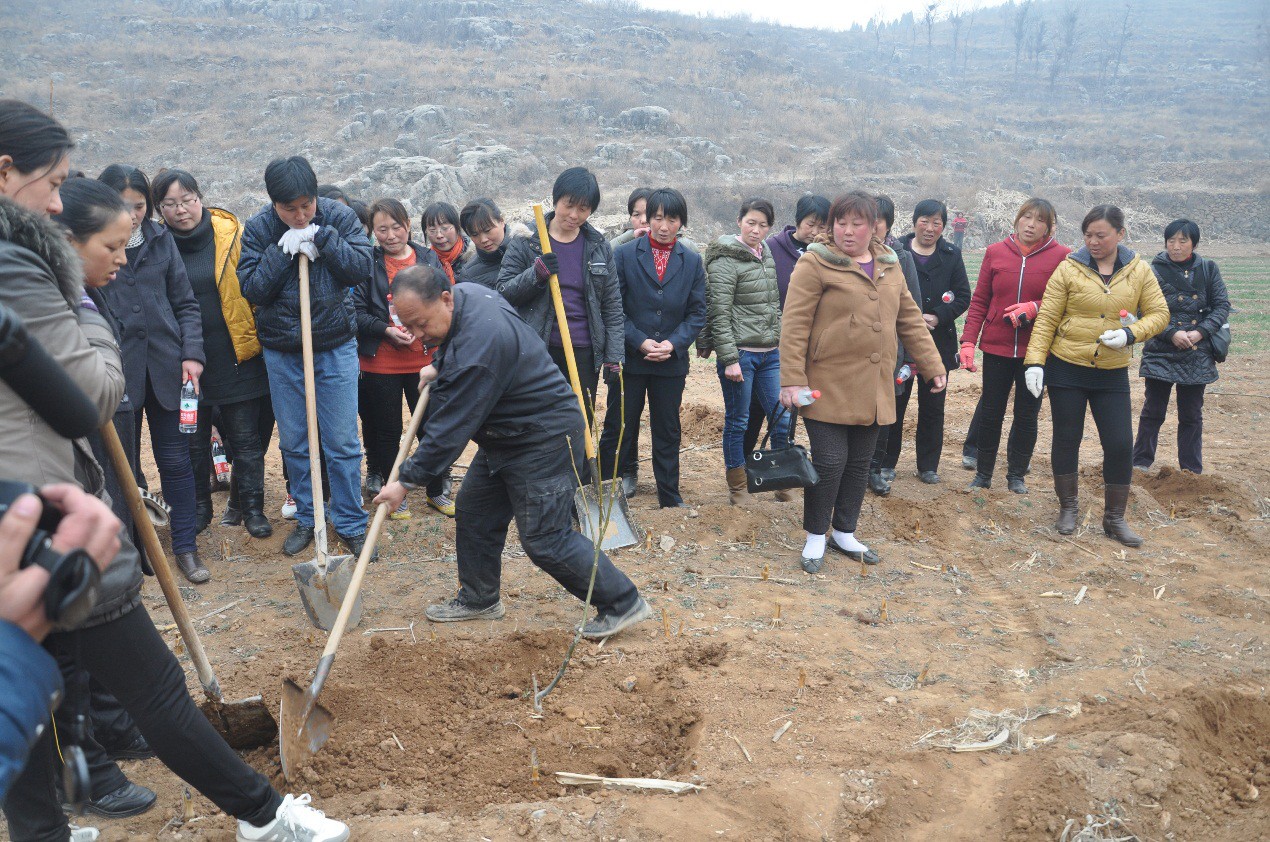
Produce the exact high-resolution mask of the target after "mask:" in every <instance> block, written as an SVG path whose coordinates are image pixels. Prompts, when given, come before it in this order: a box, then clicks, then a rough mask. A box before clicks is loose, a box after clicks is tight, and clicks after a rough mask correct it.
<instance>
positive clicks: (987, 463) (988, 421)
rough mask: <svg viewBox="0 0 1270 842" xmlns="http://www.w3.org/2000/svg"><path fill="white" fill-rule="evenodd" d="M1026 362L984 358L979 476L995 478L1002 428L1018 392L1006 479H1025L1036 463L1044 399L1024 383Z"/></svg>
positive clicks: (980, 399) (989, 355)
mask: <svg viewBox="0 0 1270 842" xmlns="http://www.w3.org/2000/svg"><path fill="white" fill-rule="evenodd" d="M1023 369H1024V366H1023V360H1022V359H1019V358H1013V357H999V356H997V355H996V354H986V353H985V354H984V355H983V394H982V396H981V397H980V398H979V409H978V411H977V412H976V417H978V418H979V436H978V439H977V441H976V443H975V447H976V449H977V450H978V454H979V468H978V472H979V473H981V474H983V475H984V476H987V477H991V476H992V472H993V469H994V468H995V467H996V464H997V451H998V450H999V449H1000V447H1001V428H1002V426H1004V424H1005V408H1006V404H1007V403H1008V402H1009V400H1010V389H1011V387H1013V389H1014V422H1013V423H1012V424H1011V425H1010V441H1009V446H1008V448H1007V450H1006V457H1007V459H1008V466H1007V468H1006V476H1010V477H1022V476H1023V474H1024V473H1026V472H1027V466H1028V463H1029V462H1031V461H1032V450H1033V449H1034V448H1035V447H1036V419H1037V416H1039V415H1040V414H1041V399H1040V398H1034V397H1032V393H1031V392H1029V391H1028V390H1027V384H1025V383H1024V382H1023Z"/></svg>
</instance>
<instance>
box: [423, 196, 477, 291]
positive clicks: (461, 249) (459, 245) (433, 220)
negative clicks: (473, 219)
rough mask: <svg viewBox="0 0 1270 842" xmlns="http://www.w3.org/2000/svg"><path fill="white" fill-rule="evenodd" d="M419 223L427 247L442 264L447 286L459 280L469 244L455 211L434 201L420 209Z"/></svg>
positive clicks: (469, 249)
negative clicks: (421, 212) (447, 277)
mask: <svg viewBox="0 0 1270 842" xmlns="http://www.w3.org/2000/svg"><path fill="white" fill-rule="evenodd" d="M419 222H420V225H421V226H422V227H423V236H424V237H426V238H427V240H428V246H429V247H430V248H431V249H432V251H433V253H434V254H436V256H437V259H438V260H440V261H441V268H442V269H444V270H445V274H446V275H448V276H449V278H450V283H452V284H457V283H459V282H460V281H462V280H463V264H464V263H466V262H467V261H466V260H465V258H466V257H467V254H468V252H470V251H471V250H472V243H471V241H470V240H468V238H467V235H465V234H464V233H463V228H462V225H461V224H460V222H459V212H458V209H457V208H455V207H454V205H452V204H450V203H449V202H433V203H432V204H430V205H428V206H427V207H426V208H424V209H423V217H422V218H421V219H420V220H419Z"/></svg>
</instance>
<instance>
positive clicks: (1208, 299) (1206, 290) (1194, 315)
mask: <svg viewBox="0 0 1270 842" xmlns="http://www.w3.org/2000/svg"><path fill="white" fill-rule="evenodd" d="M1198 245H1199V226H1198V225H1196V224H1195V223H1194V222H1191V221H1190V220H1189V219H1178V220H1175V221H1174V222H1171V223H1169V226H1168V227H1167V228H1165V229H1164V249H1165V250H1164V251H1162V252H1160V253H1159V254H1158V255H1156V257H1155V260H1153V261H1151V269H1152V270H1154V272H1155V276H1156V278H1157V279H1158V280H1159V282H1160V290H1161V291H1162V292H1163V293H1164V297H1165V299H1167V300H1168V302H1169V326H1168V327H1167V328H1165V330H1164V332H1163V333H1161V334H1159V335H1158V336H1156V337H1155V338H1153V339H1152V340H1150V341H1149V342H1147V344H1146V346H1145V347H1143V349H1142V365H1141V366H1140V367H1139V369H1138V373H1139V374H1141V375H1142V376H1143V377H1145V378H1146V400H1145V401H1144V402H1143V404H1142V416H1141V417H1140V418H1139V419H1138V438H1137V441H1135V442H1134V445H1133V466H1134V467H1135V468H1140V469H1142V470H1146V469H1148V468H1150V467H1151V463H1152V462H1154V461H1155V448H1156V445H1157V444H1158V443H1159V440H1160V425H1161V424H1163V423H1164V415H1165V412H1166V411H1167V409H1168V405H1169V392H1170V391H1171V390H1172V389H1173V386H1174V385H1176V386H1177V461H1178V464H1179V465H1180V466H1181V468H1182V470H1184V471H1190V472H1192V473H1196V474H1198V473H1202V472H1203V470H1204V462H1203V434H1204V387H1205V386H1207V385H1208V384H1209V383H1212V382H1213V381H1215V380H1216V379H1217V362H1216V360H1215V359H1214V358H1213V343H1212V336H1213V334H1214V333H1216V332H1217V331H1218V330H1220V329H1221V327H1222V325H1224V324H1226V319H1227V317H1229V316H1230V297H1229V296H1228V295H1227V294H1226V284H1225V283H1223V282H1222V279H1221V271H1220V270H1219V269H1218V268H1217V264H1216V263H1214V262H1213V261H1211V260H1208V259H1205V258H1203V257H1200V256H1199V254H1197V253H1196V251H1195V247H1196V246H1198Z"/></svg>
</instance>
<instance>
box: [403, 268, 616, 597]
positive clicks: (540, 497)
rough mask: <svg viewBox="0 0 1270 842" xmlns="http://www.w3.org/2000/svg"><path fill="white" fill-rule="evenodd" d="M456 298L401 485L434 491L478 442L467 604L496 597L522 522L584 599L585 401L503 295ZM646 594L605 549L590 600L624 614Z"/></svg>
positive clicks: (470, 488) (460, 511)
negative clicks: (580, 479) (581, 477)
mask: <svg viewBox="0 0 1270 842" xmlns="http://www.w3.org/2000/svg"><path fill="white" fill-rule="evenodd" d="M453 295H454V312H453V315H452V316H451V322H450V331H449V333H448V334H447V335H446V338H445V340H444V341H442V342H441V344H440V346H439V348H438V349H437V352H436V356H435V357H434V358H433V362H432V364H433V366H434V367H435V368H436V369H437V377H436V380H434V381H433V383H432V392H431V396H430V398H429V401H428V414H427V421H426V423H425V424H424V435H423V438H422V440H420V442H419V447H418V448H417V449H416V450H415V452H414V455H413V456H411V457H410V458H409V459H408V460H406V462H404V463H403V464H402V466H401V472H400V477H399V478H400V480H401V482H402V483H403V484H404V485H405V486H406V487H407V488H420V487H424V486H426V485H427V484H428V483H429V482H431V481H432V480H433V479H435V478H436V477H437V476H439V475H440V474H441V473H442V472H443V471H444V470H445V469H446V467H447V466H449V465H452V464H453V463H454V462H455V461H456V460H457V459H458V458H459V457H460V456H461V455H462V453H463V450H464V448H465V447H467V443H468V441H474V442H476V444H477V445H478V446H479V448H480V449H479V451H478V452H477V454H476V457H475V458H474V459H473V460H472V464H471V467H470V468H468V471H467V475H466V477H465V478H464V480H463V485H462V488H461V489H460V492H459V496H458V499H457V501H456V510H457V511H456V524H455V525H456V532H457V534H456V538H455V548H456V551H457V555H458V573H459V585H460V590H459V595H458V598H459V599H460V600H461V601H462V602H463V603H464V604H466V605H468V606H471V607H473V608H484V607H488V606H490V605H493V604H494V603H496V602H497V601H498V599H499V585H500V574H501V569H502V553H503V546H504V544H505V543H506V540H507V527H508V526H509V524H510V523H511V521H512V519H513V517H514V518H515V520H516V524H517V526H518V527H519V531H520V540H521V543H522V544H523V545H524V548H525V552H526V553H527V554H528V555H529V558H530V560H531V561H532V562H533V563H534V564H535V565H537V566H538V567H539V568H541V569H542V570H544V571H545V572H546V573H548V574H549V575H551V576H552V577H553V578H554V579H555V580H556V581H558V582H559V583H560V584H561V585H563V586H564V588H565V589H566V590H568V591H569V592H570V593H571V594H573V595H574V596H575V597H577V598H578V599H581V600H585V599H586V594H587V585H588V583H589V581H590V577H591V566H592V563H593V561H594V559H595V554H596V552H595V547H594V545H593V544H592V543H591V541H589V540H588V539H587V538H586V537H585V536H583V535H581V534H579V533H578V532H575V531H574V530H573V524H572V519H571V518H572V511H573V498H574V493H575V491H576V480H575V474H574V465H575V464H576V465H577V466H578V470H579V472H584V471H585V457H584V455H583V451H582V441H583V439H582V436H583V428H582V424H583V420H582V410H581V409H580V408H579V406H578V400H577V398H576V397H575V396H574V393H573V391H572V389H570V388H569V384H568V382H567V381H566V380H565V379H564V375H563V374H561V373H560V369H559V368H558V367H557V366H556V364H555V363H554V362H553V361H552V359H551V356H550V354H549V353H548V351H547V344H546V343H545V342H543V340H542V338H541V337H540V336H538V334H537V333H536V332H535V331H534V330H533V329H532V328H531V327H530V326H529V325H528V324H526V323H525V321H524V320H523V319H521V318H520V316H519V315H517V313H516V311H515V310H514V309H512V306H511V305H510V304H508V303H507V301H506V300H504V299H503V297H502V296H501V295H499V294H498V293H496V292H494V291H493V290H491V289H489V288H487V287H484V286H480V285H478V284H471V283H459V284H456V285H455V286H454V287H453ZM638 599H639V593H638V591H637V590H636V588H635V585H634V584H633V583H632V582H631V580H630V579H629V578H627V576H626V575H625V574H624V573H622V572H621V571H619V570H618V569H617V568H616V567H614V566H613V563H612V562H611V561H610V560H609V559H608V557H607V556H606V555H605V554H604V553H603V552H600V553H599V569H598V571H597V573H596V578H595V590H594V593H593V594H592V598H591V602H592V604H593V605H594V606H595V607H596V608H597V609H598V610H599V611H600V613H601V614H608V613H616V614H621V613H624V612H625V611H627V610H629V609H630V608H632V607H633V606H634V605H635V603H636V601H637V600H638Z"/></svg>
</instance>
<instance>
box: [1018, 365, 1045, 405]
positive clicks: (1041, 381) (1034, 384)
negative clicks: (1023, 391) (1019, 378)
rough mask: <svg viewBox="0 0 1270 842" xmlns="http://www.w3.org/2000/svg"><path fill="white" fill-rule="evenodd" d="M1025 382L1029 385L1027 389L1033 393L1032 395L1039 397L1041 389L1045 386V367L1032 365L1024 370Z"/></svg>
mask: <svg viewBox="0 0 1270 842" xmlns="http://www.w3.org/2000/svg"><path fill="white" fill-rule="evenodd" d="M1023 382H1024V383H1025V384H1026V385H1027V390H1028V391H1029V392H1031V393H1032V397H1034V398H1039V397H1040V396H1041V389H1043V388H1045V369H1043V368H1041V367H1040V366H1039V365H1034V366H1032V367H1031V368H1029V369H1028V370H1027V371H1025V372H1023Z"/></svg>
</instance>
